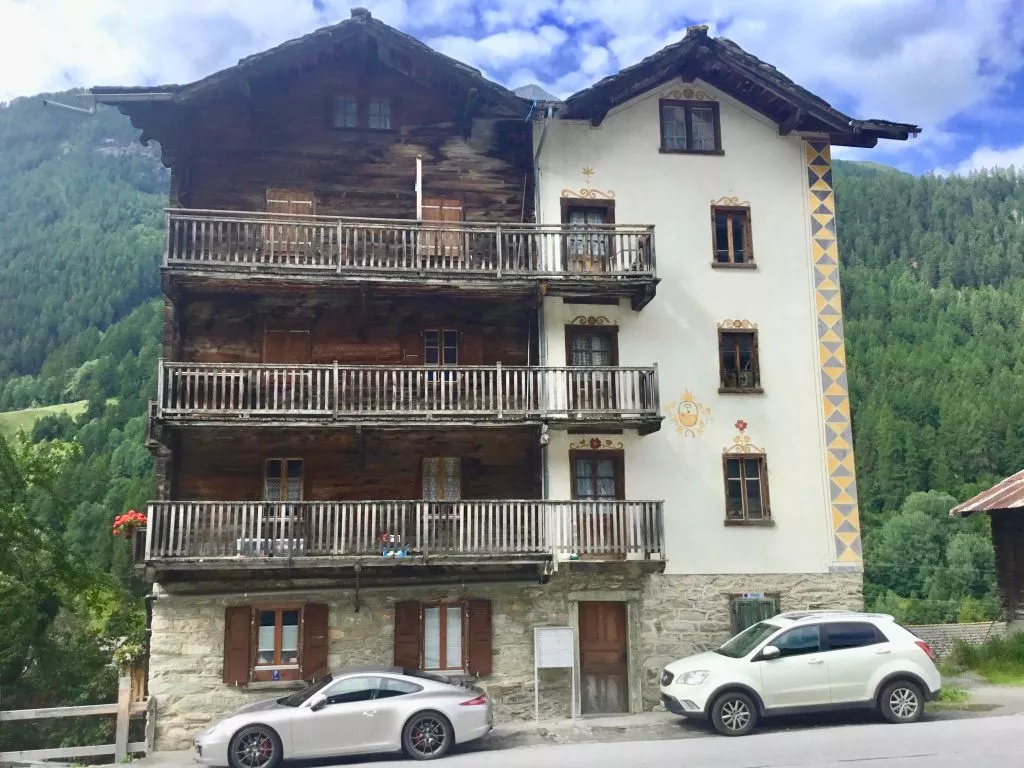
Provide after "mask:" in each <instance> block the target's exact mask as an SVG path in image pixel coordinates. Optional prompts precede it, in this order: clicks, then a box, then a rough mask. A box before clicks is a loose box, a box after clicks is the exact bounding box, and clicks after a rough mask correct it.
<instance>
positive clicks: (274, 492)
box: [263, 459, 303, 501]
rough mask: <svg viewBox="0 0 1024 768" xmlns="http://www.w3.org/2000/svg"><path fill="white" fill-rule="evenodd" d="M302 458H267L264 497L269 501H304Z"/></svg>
mask: <svg viewBox="0 0 1024 768" xmlns="http://www.w3.org/2000/svg"><path fill="white" fill-rule="evenodd" d="M302 486H303V462H302V459H267V461H266V469H265V473H264V480H263V498H264V499H266V500H267V501H302Z"/></svg>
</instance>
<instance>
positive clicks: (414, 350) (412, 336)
mask: <svg viewBox="0 0 1024 768" xmlns="http://www.w3.org/2000/svg"><path fill="white" fill-rule="evenodd" d="M422 362H423V334H422V333H420V331H419V330H417V329H416V328H411V327H407V328H405V329H404V330H403V331H402V364H403V365H420V364H421V363H422Z"/></svg>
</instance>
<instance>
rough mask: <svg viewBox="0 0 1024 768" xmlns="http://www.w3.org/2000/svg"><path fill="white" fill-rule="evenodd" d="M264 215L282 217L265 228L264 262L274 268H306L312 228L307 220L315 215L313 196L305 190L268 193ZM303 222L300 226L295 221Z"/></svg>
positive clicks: (274, 190)
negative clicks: (271, 264)
mask: <svg viewBox="0 0 1024 768" xmlns="http://www.w3.org/2000/svg"><path fill="white" fill-rule="evenodd" d="M267 213H284V214H289V215H290V216H294V217H296V218H295V219H289V218H283V217H282V219H281V221H280V222H278V223H274V224H267V225H266V226H265V228H264V237H263V241H264V249H265V254H266V260H267V261H269V262H270V263H274V264H282V263H283V264H308V263H311V260H312V259H313V255H314V254H313V241H314V236H313V235H314V233H313V227H312V225H311V222H310V221H309V219H310V218H311V217H312V216H314V215H315V214H316V196H315V195H314V194H313V192H312V190H308V189H276V188H273V187H272V188H268V189H267ZM300 216H301V217H304V218H305V219H306V221H305V222H303V221H302V220H301V219H298V217H300Z"/></svg>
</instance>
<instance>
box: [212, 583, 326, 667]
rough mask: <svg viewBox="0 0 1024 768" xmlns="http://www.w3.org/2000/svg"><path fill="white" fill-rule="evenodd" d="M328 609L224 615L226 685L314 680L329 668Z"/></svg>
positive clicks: (248, 608)
mask: <svg viewBox="0 0 1024 768" xmlns="http://www.w3.org/2000/svg"><path fill="white" fill-rule="evenodd" d="M327 621H328V611H327V605H326V604H323V603H307V604H305V605H301V604H295V605H241V606H232V607H230V608H227V609H226V610H225V614H224V682H226V683H230V684H232V685H248V684H249V683H250V682H271V681H279V680H280V681H286V680H312V679H313V678H314V677H317V676H318V675H319V674H320V673H322V672H324V671H325V669H326V667H327Z"/></svg>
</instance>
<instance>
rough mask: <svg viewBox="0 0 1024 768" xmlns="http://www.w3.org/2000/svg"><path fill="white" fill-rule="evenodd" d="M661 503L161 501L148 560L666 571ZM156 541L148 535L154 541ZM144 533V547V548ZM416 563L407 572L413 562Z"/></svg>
mask: <svg viewBox="0 0 1024 768" xmlns="http://www.w3.org/2000/svg"><path fill="white" fill-rule="evenodd" d="M662 506H663V505H662V502H660V501H612V502H604V501H601V502H594V501H550V500H487V501H452V502H434V501H305V502H294V503H292V502H242V501H232V502H229V501H224V502H219V501H189V502H173V501H169V502H154V503H151V504H150V505H149V513H148V525H147V528H146V530H145V531H140V532H139V533H140V539H139V542H138V544H139V545H138V546H137V548H136V561H137V563H136V564H137V565H139V566H144V567H145V568H146V569H148V570H149V571H150V572H151V573H152V574H153V575H154V576H159V577H160V578H162V579H172V580H173V579H174V578H177V579H181V580H189V579H190V578H200V577H201V576H202V574H207V575H209V574H216V575H217V578H232V574H234V577H238V578H244V577H245V574H247V573H249V574H251V573H252V571H253V570H259V571H262V572H279V573H277V574H276V575H275V578H276V577H281V576H283V575H284V574H283V573H280V572H286V573H287V575H288V576H289V577H302V576H321V577H325V578H326V577H332V578H333V577H343V576H345V575H346V574H351V573H353V572H354V570H355V566H359V569H358V570H359V571H360V572H364V573H366V572H368V571H369V572H368V573H366V577H367V578H368V579H370V580H372V579H373V578H375V577H376V576H384V575H391V576H394V575H395V573H396V572H397V571H401V572H402V573H404V574H405V575H406V576H411V577H413V578H417V579H418V578H420V577H421V575H422V574H423V573H424V572H425V569H430V570H432V571H433V572H435V573H440V572H447V573H452V572H453V571H454V572H456V573H458V572H459V568H460V567H461V568H463V569H464V572H463V573H462V575H461V576H459V578H466V574H467V573H470V572H472V573H476V574H477V575H479V576H481V577H482V576H483V575H485V574H491V575H493V574H495V573H505V574H506V575H507V574H508V573H510V572H514V571H516V570H519V571H520V572H521V573H523V574H531V575H533V576H535V575H536V574H537V573H538V568H540V569H541V570H542V571H543V570H544V569H550V568H557V567H558V563H560V562H566V561H570V560H576V559H580V560H586V561H616V562H617V561H643V562H648V563H650V564H652V565H653V567H658V568H660V567H661V563H662V562H663V561H664V523H663V516H662ZM143 537H144V539H143ZM143 540H144V544H143ZM403 569H404V570H403Z"/></svg>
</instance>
